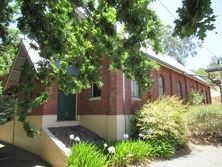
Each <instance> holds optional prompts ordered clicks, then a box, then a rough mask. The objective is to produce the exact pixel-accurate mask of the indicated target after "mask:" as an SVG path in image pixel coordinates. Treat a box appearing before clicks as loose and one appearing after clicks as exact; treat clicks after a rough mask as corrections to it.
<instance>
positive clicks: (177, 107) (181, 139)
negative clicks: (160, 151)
mask: <svg viewBox="0 0 222 167" xmlns="http://www.w3.org/2000/svg"><path fill="white" fill-rule="evenodd" d="M186 110H187V107H186V106H185V105H183V104H182V101H180V100H178V98H176V97H168V96H165V97H163V98H161V99H159V100H157V101H154V102H150V103H146V104H145V105H144V106H143V107H142V109H141V110H139V111H138V112H136V117H135V123H134V134H136V135H138V134H142V136H143V139H144V140H147V141H151V142H154V143H155V142H159V141H162V142H166V143H168V144H171V145H172V146H174V147H176V146H179V145H184V144H186V142H187V128H186V123H185V121H184V119H183V116H182V114H181V113H184V112H186Z"/></svg>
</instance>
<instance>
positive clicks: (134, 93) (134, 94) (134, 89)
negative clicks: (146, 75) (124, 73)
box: [131, 80, 139, 98]
mask: <svg viewBox="0 0 222 167" xmlns="http://www.w3.org/2000/svg"><path fill="white" fill-rule="evenodd" d="M131 95H132V97H137V98H138V97H139V87H138V85H137V82H136V81H135V80H132V81H131Z"/></svg>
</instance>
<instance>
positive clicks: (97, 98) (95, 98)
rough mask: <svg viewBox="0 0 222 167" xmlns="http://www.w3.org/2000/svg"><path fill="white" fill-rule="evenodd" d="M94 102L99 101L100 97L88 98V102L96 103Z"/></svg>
mask: <svg viewBox="0 0 222 167" xmlns="http://www.w3.org/2000/svg"><path fill="white" fill-rule="evenodd" d="M96 100H101V96H99V97H91V98H89V101H96Z"/></svg>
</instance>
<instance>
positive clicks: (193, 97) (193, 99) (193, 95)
mask: <svg viewBox="0 0 222 167" xmlns="http://www.w3.org/2000/svg"><path fill="white" fill-rule="evenodd" d="M203 99H204V97H203V96H202V95H201V94H200V93H199V92H198V91H196V90H192V91H191V92H190V93H189V94H188V104H189V105H200V104H203Z"/></svg>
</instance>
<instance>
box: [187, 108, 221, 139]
mask: <svg viewBox="0 0 222 167" xmlns="http://www.w3.org/2000/svg"><path fill="white" fill-rule="evenodd" d="M185 118H186V120H187V124H188V128H189V137H190V139H191V140H192V141H195V142H197V143H211V142H219V143H222V106H220V105H200V106H192V107H190V109H189V112H187V113H186V114H185Z"/></svg>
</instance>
